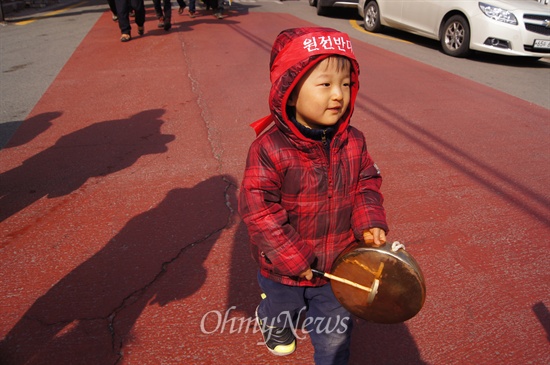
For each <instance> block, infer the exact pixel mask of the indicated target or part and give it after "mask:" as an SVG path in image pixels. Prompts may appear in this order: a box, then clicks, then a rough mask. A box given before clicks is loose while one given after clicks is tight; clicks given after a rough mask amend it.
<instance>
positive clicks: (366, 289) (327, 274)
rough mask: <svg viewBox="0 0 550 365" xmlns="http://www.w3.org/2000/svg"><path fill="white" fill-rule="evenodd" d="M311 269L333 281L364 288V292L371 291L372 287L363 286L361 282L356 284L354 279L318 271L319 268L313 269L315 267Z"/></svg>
mask: <svg viewBox="0 0 550 365" xmlns="http://www.w3.org/2000/svg"><path fill="white" fill-rule="evenodd" d="M311 271H313V273H314V274H317V275H321V276H324V277H326V278H329V279H330V280H334V281H338V282H340V283H343V284H347V285H351V286H353V287H355V288H357V289H361V290H364V291H366V292H369V293H370V292H372V290H373V289H372V288H367V287H366V286H363V285H361V284H358V283H356V282H354V281H351V280H348V279H344V278H341V277H339V276H336V275H332V274H329V273H326V272H322V271H319V270H315V269H311Z"/></svg>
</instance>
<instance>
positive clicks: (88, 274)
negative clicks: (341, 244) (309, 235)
mask: <svg viewBox="0 0 550 365" xmlns="http://www.w3.org/2000/svg"><path fill="white" fill-rule="evenodd" d="M106 9H107V7H106V5H104V4H99V3H96V4H95V5H94V4H91V3H84V4H81V5H78V6H76V7H74V8H72V9H68V10H61V11H60V12H59V13H54V14H49V15H47V16H45V17H43V18H40V19H35V18H33V19H28V20H32V22H31V23H27V24H26V25H15V24H14V23H10V24H8V25H5V26H4V27H3V28H2V29H1V33H2V34H1V36H2V47H4V44H6V45H7V44H9V45H10V46H11V47H14V48H16V49H17V50H18V52H19V53H17V54H13V53H9V52H8V55H6V52H4V49H2V53H1V55H2V56H1V57H2V80H1V81H2V86H1V87H2V102H3V103H5V104H3V107H2V110H3V113H4V107H5V110H6V111H8V110H11V111H9V112H7V114H5V115H6V116H4V117H3V118H5V120H4V121H5V122H6V123H3V124H7V123H15V124H20V123H19V122H20V121H22V120H24V121H23V123H21V125H20V126H19V128H18V129H17V132H16V133H15V135H14V136H13V137H12V138H11V140H10V142H9V144H7V145H6V146H5V147H4V148H3V149H2V150H1V151H0V274H1V278H2V279H1V281H0V293H2V300H1V301H0V302H1V305H0V338H1V340H0V363H2V364H7V365H14V364H55V365H64V364H67V365H69V364H71V365H72V364H75V363H78V364H94V365H97V364H121V363H124V364H140V365H141V364H157V363H162V364H219V363H224V364H254V365H257V364H273V363H277V364H297V363H299V364H310V363H312V348H311V345H310V344H309V341H308V340H307V334H306V333H300V335H301V336H303V337H304V338H303V339H301V340H300V341H299V344H298V350H297V351H296V352H295V353H294V354H293V355H292V356H290V357H287V358H283V359H279V358H276V359H274V358H273V356H271V355H270V354H269V353H268V352H267V351H266V350H265V349H264V348H263V347H262V346H258V344H257V343H258V341H259V334H258V333H257V332H254V326H253V325H252V323H250V322H247V321H246V320H247V319H249V318H251V317H252V316H253V313H254V308H255V307H256V305H257V303H258V300H260V296H259V294H260V293H259V289H258V287H257V284H256V282H255V273H256V268H255V264H254V262H253V261H252V259H251V258H250V257H249V249H248V247H247V243H246V240H247V237H246V232H245V230H244V227H243V225H242V224H241V222H240V220H239V217H238V214H237V213H236V197H237V195H238V189H239V181H240V178H241V176H242V173H243V169H244V160H245V157H246V153H247V150H248V146H249V145H250V143H251V141H252V140H253V139H254V134H253V131H252V130H251V128H249V126H248V124H249V123H250V122H252V121H254V120H255V119H257V118H260V117H262V116H264V115H265V114H266V113H267V95H268V88H269V78H268V70H267V64H268V55H269V52H270V47H271V44H272V41H273V39H274V37H275V36H276V34H277V33H278V32H279V31H280V29H283V28H289V27H292V26H301V25H311V24H320V23H322V24H323V25H327V26H332V27H336V28H340V29H342V30H346V31H349V32H350V33H352V32H354V33H352V34H353V38H354V39H355V41H354V50H355V53H356V55H357V57H359V59H360V60H361V65H362V73H361V91H360V94H359V96H358V100H357V103H356V110H355V113H354V117H353V121H352V123H353V124H354V125H355V126H357V127H358V128H359V129H361V130H363V131H364V132H365V134H366V138H367V141H368V144H369V149H370V152H371V154H372V155H373V157H374V158H375V160H376V162H377V164H378V166H380V168H381V169H382V174H383V176H384V184H383V191H384V194H385V198H386V200H385V206H386V209H387V212H388V219H389V223H390V227H391V231H390V234H389V236H388V237H389V239H390V240H399V241H401V242H403V243H405V245H406V247H407V250H408V252H409V253H411V254H412V255H413V256H414V257H415V258H416V260H417V261H418V262H419V264H420V266H421V268H422V270H423V272H424V275H425V277H426V283H427V297H426V303H425V305H424V307H423V309H422V310H421V311H420V313H419V314H418V315H417V316H416V317H415V318H413V319H411V320H410V321H407V322H406V323H402V324H397V325H390V326H384V325H374V324H369V323H366V322H364V321H360V320H357V321H355V324H356V327H355V330H354V337H353V342H352V359H351V361H350V364H357V365H362V364H365V363H372V364H434V365H439V364H442V365H443V364H444V365H454V364H456V365H460V364H476V365H478V364H481V365H493V364H495V363H498V364H505V365H516V364H535V365H539V364H540V365H543V364H544V365H546V364H548V363H549V362H550V355H549V352H548V339H549V336H550V317H549V311H548V308H549V307H550V296H549V293H550V274H549V273H550V261H549V260H548V258H547V254H546V253H547V250H548V243H547V239H546V237H548V236H549V234H550V210H549V206H550V196H549V193H548V181H549V180H550V170H549V166H550V161H549V159H550V153H549V151H550V147H549V142H550V136H549V134H550V128H549V120H550V118H549V117H548V116H549V109H548V108H547V107H544V106H540V105H538V104H537V103H535V102H534V101H532V100H528V99H524V98H519V97H517V96H515V95H514V94H513V93H511V92H505V91H501V90H499V89H497V88H495V87H493V85H490V84H489V85H487V84H485V83H483V82H480V81H479V80H475V81H474V80H471V79H470V77H464V76H462V75H460V74H456V73H454V72H450V70H447V69H444V68H442V67H439V66H438V65H431V64H427V63H425V62H421V61H419V60H417V59H415V58H413V56H412V55H410V56H409V55H402V54H401V53H396V52H395V51H394V50H388V49H386V46H384V47H380V46H379V45H380V44H382V43H383V44H386V43H385V42H388V43H387V44H388V46H387V47H390V45H391V47H403V49H407V50H413V49H414V50H418V52H419V53H418V54H419V55H423V54H424V53H425V54H424V56H419V55H416V56H415V57H426V58H433V59H434V60H436V59H438V58H439V56H442V57H441V59H442V60H444V61H445V62H442V64H447V63H448V64H449V65H458V64H462V63H466V64H467V65H470V67H466V68H465V69H468V68H472V67H471V65H472V64H475V65H477V66H476V67H485V66H487V69H493V68H498V69H513V70H515V71H518V72H519V71H521V72H524V73H526V74H531V73H538V72H541V74H539V76H540V78H541V79H542V80H543V81H544V77H547V74H548V70H547V69H545V67H546V66H545V63H541V64H540V65H539V64H537V65H538V66H537V67H534V66H532V65H523V66H517V65H509V64H504V65H503V64H501V62H496V63H495V62H493V61H487V60H485V59H483V60H480V59H478V58H475V59H471V60H454V59H450V58H448V57H446V56H445V57H443V55H440V52H439V51H438V50H437V49H436V48H435V47H430V46H425V45H422V44H421V45H415V44H408V43H403V42H402V40H403V39H401V40H398V41H396V40H394V39H386V38H380V37H372V39H371V36H370V35H366V34H364V33H362V32H361V31H360V30H357V29H356V28H355V26H354V24H353V22H351V23H350V21H349V19H346V18H343V17H334V18H318V17H317V16H316V15H315V14H314V9H311V8H310V7H309V6H307V3H305V2H284V3H275V2H266V3H260V2H249V3H244V2H243V3H235V4H234V5H233V6H232V8H231V9H230V11H229V14H228V17H227V18H226V19H224V20H223V21H220V20H217V19H215V18H214V17H212V15H211V14H208V13H203V12H202V11H201V16H200V17H197V18H195V19H190V18H188V17H186V16H184V17H175V19H174V20H175V25H174V27H173V29H172V30H171V31H170V32H168V33H167V32H165V31H164V30H159V29H156V27H155V26H154V25H155V22H154V19H153V18H154V15H153V14H152V11H151V8H150V6H149V7H148V22H147V23H146V34H145V36H143V37H135V38H134V39H133V40H132V41H131V42H129V43H127V44H122V43H120V42H119V41H118V38H119V32H118V30H117V29H116V24H114V23H113V22H112V21H111V19H110V15H109V14H108V13H107V12H106V11H105V10H106ZM16 33H17V34H18V35H15V34H16ZM24 33H27V35H26V38H25V37H23V34H24ZM9 34H13V37H15V38H16V37H21V38H19V41H18V42H17V41H15V38H13V39H14V41H11V42H10V43H8V42H5V41H4V40H5V37H6V35H9ZM54 35H55V36H54ZM362 37H368V38H369V39H370V42H362V39H363V38H362ZM41 38H43V39H47V40H48V41H47V42H45V41H42V42H40V39H41ZM399 38H403V37H402V36H400V37H399ZM10 39H11V38H10ZM23 41H27V42H28V45H33V46H34V47H29V46H27V45H26V44H23V43H22V42H23ZM371 42H372V43H371ZM374 42H382V43H380V44H374ZM36 51H39V53H38V54H35V53H34V52H36ZM415 52H416V51H415ZM413 53H414V52H413ZM31 54H32V55H31ZM428 55H431V56H430V57H428ZM4 57H6V58H4ZM4 59H9V60H11V61H10V64H6V66H5V65H4ZM47 64H49V65H50V66H48V67H49V68H48V69H47V70H46V68H47V67H46V65H47ZM41 66H43V67H41ZM4 67H6V68H4ZM31 70H34V71H33V72H30V71H31ZM26 71H28V73H26ZM470 72H472V73H473V72H474V71H472V70H470ZM497 74H500V73H497ZM31 76H32V77H31ZM6 77H12V78H13V80H15V79H16V80H18V81H19V82H14V81H12V82H11V86H12V87H13V88H14V90H13V91H12V90H10V89H9V88H7V86H5V85H4V80H5V79H6ZM472 77H474V76H472ZM493 77H495V76H493ZM5 87H6V89H4V88H5ZM12 92H13V93H14V94H15V93H16V94H17V95H18V97H14V98H12V99H10V98H9V97H10V95H12ZM526 94H527V93H526ZM5 95H8V96H6V98H5ZM27 96H28V97H27ZM18 102H19V104H18ZM10 108H12V109H10ZM3 115H4V114H3ZM13 126H14V125H12V127H13ZM381 285H383V283H381Z"/></svg>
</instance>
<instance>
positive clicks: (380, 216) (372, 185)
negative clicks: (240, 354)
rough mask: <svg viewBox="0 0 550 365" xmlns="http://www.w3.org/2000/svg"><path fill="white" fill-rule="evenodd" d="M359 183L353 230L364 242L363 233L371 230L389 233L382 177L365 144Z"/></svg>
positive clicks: (353, 215) (364, 143)
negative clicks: (375, 229) (381, 187)
mask: <svg viewBox="0 0 550 365" xmlns="http://www.w3.org/2000/svg"><path fill="white" fill-rule="evenodd" d="M360 166H361V167H360V173H359V181H358V184H357V190H356V194H355V203H354V207H353V212H352V220H351V222H352V228H353V233H354V235H355V238H356V239H358V240H360V241H363V232H365V231H366V230H368V229H370V228H374V227H377V228H381V229H383V230H384V231H385V232H386V233H388V231H389V229H388V224H387V222H386V212H385V210H384V207H383V203H384V197H383V195H382V193H381V192H380V186H381V185H382V176H381V175H380V170H379V169H378V167H377V166H376V164H375V163H374V161H373V160H372V158H371V156H370V154H369V153H368V151H367V145H366V142H364V137H363V145H362V151H361V164H360Z"/></svg>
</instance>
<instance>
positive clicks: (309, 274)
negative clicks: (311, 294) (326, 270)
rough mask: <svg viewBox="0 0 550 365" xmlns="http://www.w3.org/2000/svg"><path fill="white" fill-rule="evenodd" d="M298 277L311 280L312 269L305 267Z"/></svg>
mask: <svg viewBox="0 0 550 365" xmlns="http://www.w3.org/2000/svg"><path fill="white" fill-rule="evenodd" d="M300 277H301V278H306V280H311V279H313V271H311V269H307V270H306V271H304V272H303V273H301V274H300Z"/></svg>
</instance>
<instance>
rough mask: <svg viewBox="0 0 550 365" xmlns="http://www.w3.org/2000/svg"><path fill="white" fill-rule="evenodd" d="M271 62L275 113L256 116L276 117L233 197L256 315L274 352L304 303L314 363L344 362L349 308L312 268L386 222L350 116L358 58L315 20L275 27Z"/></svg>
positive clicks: (282, 347)
mask: <svg viewBox="0 0 550 365" xmlns="http://www.w3.org/2000/svg"><path fill="white" fill-rule="evenodd" d="M270 68H271V83H272V87H271V92H270V98H269V106H270V110H271V115H270V116H268V117H265V118H263V119H260V120H259V121H257V122H255V123H253V125H252V126H253V127H254V129H255V130H256V133H257V134H258V135H259V134H260V133H261V132H262V131H263V130H264V129H265V128H266V127H267V126H268V125H269V124H271V122H275V125H274V126H273V127H272V128H270V129H269V130H267V132H265V133H264V134H262V135H261V136H259V137H258V138H257V139H256V140H255V141H254V142H253V143H252V145H251V147H250V151H249V154H248V158H247V161H246V169H245V174H244V178H243V181H242V187H241V194H240V198H239V212H240V214H241V216H242V218H243V221H244V222H245V224H246V226H247V228H248V232H249V236H250V241H251V247H252V254H253V256H254V258H255V259H256V260H257V262H258V264H259V267H260V270H259V273H258V282H259V285H260V288H261V289H262V291H263V292H264V294H262V298H264V299H263V300H262V301H261V302H260V305H259V306H258V308H257V309H256V315H257V318H258V322H259V323H260V327H261V330H262V334H263V336H264V340H265V344H266V346H267V347H268V349H269V350H270V351H271V352H272V353H273V354H275V355H288V354H291V353H292V352H293V351H294V349H295V347H296V333H295V331H294V329H295V328H296V327H295V326H296V321H297V319H298V316H300V315H301V314H302V312H304V313H305V314H306V318H305V319H304V326H305V328H306V329H307V331H308V332H309V335H310V338H311V341H312V344H313V347H314V350H315V354H314V358H315V363H316V364H318V365H319V364H346V363H347V361H348V358H349V343H350V332H351V329H352V320H351V318H350V317H351V315H350V313H349V312H348V311H346V310H345V309H344V308H343V307H342V305H341V304H340V303H339V302H338V300H337V299H336V298H335V296H334V294H333V293H332V290H331V287H330V283H328V282H327V280H326V279H324V278H321V277H314V276H313V273H312V271H311V269H312V268H314V269H318V270H321V271H325V272H330V270H331V266H332V263H333V262H334V260H335V259H336V257H337V256H338V255H339V254H340V253H341V252H342V251H343V250H344V249H345V248H346V247H347V246H348V245H350V244H351V243H353V242H355V241H356V240H363V241H365V242H367V243H370V244H375V245H381V244H383V243H384V242H385V240H386V238H385V237H386V236H385V235H386V232H388V227H387V224H386V216H385V211H384V208H383V207H382V202H383V197H382V194H381V193H380V185H381V176H380V172H379V171H378V168H377V167H376V165H375V164H374V162H373V161H372V159H371V157H370V155H369V153H368V152H367V146H366V143H365V138H364V136H363V134H362V133H361V132H360V131H359V130H357V129H355V128H354V127H351V126H350V118H351V115H352V113H353V107H354V103H355V98H356V96H357V91H358V89H359V80H358V77H359V65H358V63H357V60H356V59H355V56H354V54H353V51H352V47H351V42H350V39H349V37H348V35H347V34H345V33H341V32H339V31H336V30H334V29H329V28H317V27H312V28H296V29H288V30H285V31H283V32H281V33H280V34H279V35H278V37H277V39H276V40H275V43H274V45H273V48H272V52H271V62H270Z"/></svg>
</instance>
